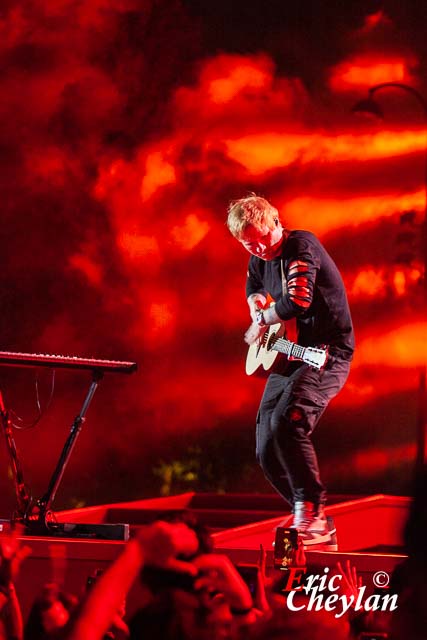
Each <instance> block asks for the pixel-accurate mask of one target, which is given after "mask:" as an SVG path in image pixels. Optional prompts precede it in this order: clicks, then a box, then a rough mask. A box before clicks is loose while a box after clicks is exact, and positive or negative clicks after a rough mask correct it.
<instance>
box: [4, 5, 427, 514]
mask: <svg viewBox="0 0 427 640" xmlns="http://www.w3.org/2000/svg"><path fill="white" fill-rule="evenodd" d="M208 4H209V7H207V6H204V5H203V3H201V2H198V1H197V0H186V1H185V2H184V0H168V1H167V2H162V3H160V2H156V1H155V0H151V1H150V0H82V1H81V2H79V3H76V2H73V1H71V0H61V1H59V2H58V1H57V2H53V1H52V0H43V1H39V2H31V1H24V2H22V1H21V2H17V1H16V0H13V1H10V2H8V3H6V6H5V8H4V9H2V13H1V21H0V33H1V39H0V43H1V44H0V56H1V60H2V65H1V68H2V71H1V76H2V83H1V102H0V113H1V119H0V121H1V127H0V148H1V155H0V162H1V172H0V183H1V189H2V225H1V228H0V234H1V247H2V269H1V272H0V279H1V288H0V291H1V301H2V307H1V308H2V313H1V320H0V321H1V335H2V342H1V349H3V350H10V351H21V352H25V351H28V352H35V353H58V354H66V355H82V356H93V357H100V358H112V359H128V360H136V361H137V362H138V365H139V370H138V372H137V373H136V374H134V375H133V376H131V377H128V376H120V375H107V376H106V377H105V379H104V380H103V381H102V382H101V385H100V388H99V390H98V391H97V392H96V394H95V397H94V400H93V402H92V405H91V407H90V409H89V412H88V415H87V422H86V424H85V425H84V428H83V431H82V433H81V435H80V437H79V439H78V441H77V445H76V449H75V451H74V453H73V456H72V458H71V461H70V465H69V467H68V469H67V471H66V473H65V476H64V480H63V483H62V485H61V488H60V490H59V493H58V498H57V501H56V503H55V506H56V507H57V508H59V507H65V506H72V505H77V504H93V503H97V502H106V501H119V500H129V499H133V498H135V499H136V498H139V497H143V496H150V495H156V494H159V492H161V491H162V492H163V493H165V492H168V491H181V490H185V489H196V490H213V491H218V490H219V491H260V492H262V491H269V490H270V489H269V486H268V485H267V483H266V482H265V480H264V479H263V477H262V474H261V472H260V471H259V470H258V468H257V467H256V463H255V460H254V452H253V440H254V426H253V423H254V417H255V414H256V409H257V404H258V400H259V397H260V394H261V390H262V384H263V382H262V381H260V380H259V379H255V378H247V377H246V375H245V374H244V359H245V352H246V348H245V345H244V343H243V339H242V336H243V333H244V331H245V329H246V327H247V325H248V323H249V318H248V313H247V307H246V303H245V299H244V283H245V272H246V263H247V257H248V256H247V254H246V253H245V252H244V250H243V249H242V248H241V247H240V246H239V245H238V244H237V243H236V242H235V241H234V240H233V239H232V238H231V236H230V235H229V234H228V231H227V229H226V227H225V217H226V207H227V204H228V201H229V200H230V199H232V198H236V197H241V196H242V195H244V194H246V193H247V192H248V191H256V192H257V193H259V194H262V195H264V196H266V197H268V198H269V199H270V200H271V201H272V202H273V203H274V204H275V205H276V206H277V207H278V209H279V210H280V211H281V214H282V218H283V220H284V222H285V223H286V225H287V226H288V227H290V228H302V229H310V230H312V231H313V232H314V233H316V234H317V235H318V236H319V237H320V239H321V240H322V242H323V243H324V244H325V246H326V247H327V249H328V250H329V251H330V253H331V254H332V255H333V257H334V258H335V260H336V262H337V264H338V266H339V268H340V270H341V272H342V274H343V277H344V280H345V283H346V286H347V290H348V295H349V300H350V304H351V308H352V313H353V319H354V324H355V330H356V339H357V352H356V356H355V359H354V364H353V368H352V373H351V376H350V379H349V381H348V383H347V385H346V387H345V389H344V390H343V392H342V393H341V395H340V396H339V397H338V398H337V399H336V400H335V401H334V403H333V404H332V405H331V407H330V408H329V410H328V412H327V414H326V415H325V416H324V418H323V420H322V422H321V424H320V425H319V427H318V430H317V433H316V434H315V436H314V437H315V441H316V446H317V448H318V451H319V457H320V459H321V466H322V469H323V475H324V478H325V480H326V482H327V483H328V485H329V488H330V491H333V492H355V493H364V492H388V493H405V492H406V491H408V487H409V486H410V481H411V478H412V470H413V466H414V458H415V450H416V430H417V421H418V420H419V412H420V398H419V390H418V384H419V377H420V371H421V369H422V367H423V366H424V365H425V361H426V339H425V338H426V325H425V318H424V315H423V305H424V294H423V285H422V276H423V266H422V265H423V257H422V256H423V247H422V243H421V222H422V220H423V215H424V207H425V174H424V167H425V156H426V145H427V137H426V118H427V114H426V113H423V110H422V109H420V105H418V104H417V103H416V100H414V99H411V96H409V95H407V94H405V92H402V91H393V90H384V91H383V92H381V94H378V95H377V97H378V102H379V103H380V104H381V105H382V107H383V109H384V112H385V119H384V120H383V121H366V120H358V119H357V118H356V117H355V116H354V114H352V113H351V107H352V105H353V104H354V103H355V102H356V101H357V100H359V99H361V98H363V97H365V96H366V92H367V89H368V88H369V87H370V86H372V85H374V84H376V83H379V82H388V81H392V82H403V83H405V84H409V85H411V86H413V87H415V88H417V89H418V90H419V91H420V92H421V93H423V91H424V95H426V87H425V85H424V84H423V77H424V76H425V54H426V50H425V49H426V43H425V38H424V35H423V34H424V30H425V26H426V24H425V23H426V19H425V18H424V17H423V7H422V4H421V3H416V2H409V3H405V6H406V11H404V10H403V9H402V8H401V7H399V4H400V3H397V2H390V3H372V2H349V3H348V4H346V6H345V7H343V6H342V5H341V4H340V3H335V2H332V3H328V7H327V8H325V7H324V3H320V2H313V1H311V2H308V1H305V2H301V3H296V4H297V5H298V6H297V7H292V8H291V7H286V6H285V7H284V6H283V3H279V2H275V1H274V2H271V3H270V4H269V6H268V7H267V8H265V7H263V5H262V4H261V3H260V2H255V3H253V4H251V7H247V6H245V5H243V4H241V3H239V2H235V3H230V2H228V3H226V2H223V1H221V2H218V3H212V6H210V3H208ZM285 4H286V3H285ZM213 5H215V6H213ZM36 373H37V374H38V376H39V392H40V400H41V403H42V405H44V404H46V402H47V400H48V397H49V393H50V384H51V377H50V374H49V373H48V372H46V371H37V372H36V371H34V370H28V369H27V370H18V369H12V368H8V367H4V366H2V367H1V368H0V376H1V377H0V384H1V389H2V391H3V394H4V397H5V402H6V404H7V406H8V408H10V409H13V411H14V412H16V414H18V415H19V416H20V417H21V418H22V420H23V422H22V423H20V422H19V421H18V419H17V418H15V422H17V423H18V425H21V426H24V427H25V426H27V425H28V424H29V423H31V421H32V419H33V417H34V415H35V413H36V394H35V382H34V381H35V376H36ZM89 382H90V377H89V376H88V375H86V374H85V373H81V372H68V371H63V370H59V371H57V373H56V380H55V391H54V397H53V400H52V403H51V405H50V407H49V410H48V411H47V413H46V415H45V417H44V419H43V421H42V422H41V424H39V425H37V426H36V427H35V428H34V429H30V430H26V431H25V432H15V437H16V440H17V444H18V448H19V451H20V453H21V457H22V464H23V467H24V474H25V478H26V481H27V484H29V485H30V487H31V488H32V491H33V493H34V495H35V496H40V495H41V494H42V493H43V492H44V490H45V489H46V487H47V482H48V479H49V477H50V474H51V473H52V471H53V468H54V466H55V464H56V461H57V459H58V456H59V453H60V450H61V448H62V445H63V443H64V441H65V438H66V437H67V435H68V432H69V427H70V425H71V423H72V420H73V418H74V416H75V415H76V413H77V412H78V411H79V409H80V406H81V403H82V402H83V399H84V396H85V393H86V390H87V387H88V384H89ZM0 463H1V469H2V471H1V477H2V479H1V481H0V482H1V486H2V492H1V493H2V496H1V499H0V505H1V508H2V510H3V513H4V514H5V515H7V514H8V510H11V509H12V508H13V505H14V492H13V483H12V480H11V477H10V470H9V473H7V469H8V458H7V453H6V449H5V447H1V451H0Z"/></svg>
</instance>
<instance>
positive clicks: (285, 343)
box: [271, 338, 306, 360]
mask: <svg viewBox="0 0 427 640" xmlns="http://www.w3.org/2000/svg"><path fill="white" fill-rule="evenodd" d="M271 349H273V351H279V353H284V354H285V355H287V356H292V357H293V358H298V360H302V359H303V358H304V354H305V350H306V349H305V347H302V346H301V345H300V344H296V342H291V341H290V340H286V338H276V340H275V341H274V343H273V344H272V345H271Z"/></svg>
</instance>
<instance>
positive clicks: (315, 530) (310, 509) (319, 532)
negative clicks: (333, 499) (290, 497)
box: [291, 502, 336, 548]
mask: <svg viewBox="0 0 427 640" xmlns="http://www.w3.org/2000/svg"><path fill="white" fill-rule="evenodd" d="M291 527H292V528H294V529H298V535H299V536H300V538H301V540H302V542H303V544H304V546H305V547H312V546H313V545H327V546H328V548H331V547H333V546H335V547H336V539H335V541H334V540H333V536H334V535H335V533H336V531H335V527H334V526H333V522H332V519H331V522H330V525H329V523H328V520H327V519H326V515H325V510H324V507H323V505H319V507H318V508H317V509H316V508H315V506H314V504H313V502H296V503H295V513H294V521H293V523H292V525H291Z"/></svg>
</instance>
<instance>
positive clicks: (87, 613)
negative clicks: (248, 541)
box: [66, 521, 199, 640]
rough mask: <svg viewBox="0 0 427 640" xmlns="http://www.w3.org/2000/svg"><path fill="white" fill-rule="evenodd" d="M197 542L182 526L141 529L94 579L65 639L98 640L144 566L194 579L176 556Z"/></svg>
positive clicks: (192, 549) (189, 568) (189, 566)
mask: <svg viewBox="0 0 427 640" xmlns="http://www.w3.org/2000/svg"><path fill="white" fill-rule="evenodd" d="M198 546H199V542H198V539H197V536H196V534H195V533H194V531H193V530H192V529H190V528H189V527H187V526H186V525H185V524H182V523H178V524H171V523H168V522H161V521H158V522H155V523H154V524H151V525H148V526H145V527H142V528H141V530H140V531H139V533H138V536H137V537H136V538H134V539H132V540H130V542H128V544H127V545H126V547H125V549H124V550H123V552H122V553H121V554H120V556H119V557H118V558H117V559H116V560H115V562H113V564H112V565H110V567H109V568H108V569H107V570H106V571H105V573H103V574H102V575H101V576H100V578H99V579H98V580H97V582H96V584H95V585H94V586H93V588H92V589H91V591H90V593H89V594H88V596H87V599H86V600H85V602H84V603H83V605H82V609H81V612H80V615H79V616H78V618H77V619H76V621H75V622H74V624H73V626H72V629H71V630H70V632H69V633H68V635H67V636H66V640H101V639H102V638H103V636H104V634H106V633H107V631H108V630H109V629H110V627H111V624H112V622H113V620H114V618H115V616H116V614H117V611H118V609H119V607H120V606H121V604H122V602H123V600H124V598H125V597H126V594H127V592H128V591H129V589H130V587H131V585H132V583H133V582H134V580H135V578H136V577H137V575H138V574H139V572H140V571H141V569H142V567H143V566H146V565H150V566H156V567H160V568H167V569H171V570H174V571H180V572H185V573H188V574H190V575H192V576H195V575H196V573H197V568H196V567H195V566H194V565H192V564H191V563H190V562H186V561H185V560H182V559H179V558H178V556H192V555H194V554H195V553H196V552H197V549H198Z"/></svg>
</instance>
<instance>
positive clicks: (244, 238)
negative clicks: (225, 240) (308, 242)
mask: <svg viewBox="0 0 427 640" xmlns="http://www.w3.org/2000/svg"><path fill="white" fill-rule="evenodd" d="M239 241H240V242H241V244H242V245H243V246H244V247H245V249H246V251H249V253H252V255H254V256H256V257H257V258H261V259H262V260H273V258H275V257H276V256H278V255H279V254H280V251H281V247H282V241H283V227H282V225H281V224H280V222H278V224H277V225H276V224H274V226H273V227H268V226H267V225H263V226H262V227H261V228H260V229H258V228H257V227H253V226H252V225H248V226H247V227H246V229H245V230H244V231H243V232H242V235H241V236H240V238H239Z"/></svg>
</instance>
